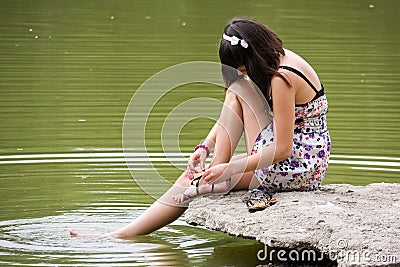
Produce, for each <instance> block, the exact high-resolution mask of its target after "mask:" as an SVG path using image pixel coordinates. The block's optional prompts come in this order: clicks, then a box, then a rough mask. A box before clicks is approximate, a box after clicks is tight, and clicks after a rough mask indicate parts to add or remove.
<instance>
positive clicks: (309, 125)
mask: <svg viewBox="0 0 400 267" xmlns="http://www.w3.org/2000/svg"><path fill="white" fill-rule="evenodd" d="M282 67H284V68H285V69H289V70H290V71H293V72H295V73H296V74H297V75H299V76H301V77H302V78H303V79H307V78H306V77H305V76H304V75H303V74H302V73H300V72H299V71H298V70H296V69H293V68H290V67H286V66H282ZM299 73H300V74H301V75H300V74H299ZM306 81H307V83H308V84H309V85H310V86H311V87H312V88H313V90H314V91H315V92H316V96H315V97H314V99H313V100H312V101H310V102H308V103H307V104H304V105H301V106H297V105H296V107H295V117H296V120H295V125H294V138H293V146H292V153H291V155H290V157H289V158H287V159H285V160H283V161H281V162H278V163H276V164H274V165H271V166H269V167H267V168H262V169H259V170H255V171H254V174H255V176H256V177H257V179H258V181H259V182H260V184H261V185H262V186H263V187H264V188H265V189H268V190H271V191H291V190H306V191H307V190H314V189H317V188H318V187H319V186H320V185H321V182H322V181H323V179H324V177H325V174H326V171H327V167H328V161H329V154H330V147H331V140H330V136H329V131H328V128H327V124H326V114H327V113H328V101H327V99H326V95H325V94H324V89H323V86H322V89H321V90H320V91H318V90H316V89H315V87H314V86H313V85H312V84H311V82H309V81H308V79H307V80H306ZM271 115H272V114H271ZM273 128H274V127H273V123H271V124H269V125H267V126H266V127H265V128H264V129H263V130H262V131H261V133H260V134H259V136H258V137H257V139H256V142H255V144H254V146H253V149H252V153H251V154H254V153H257V152H258V151H259V150H261V149H263V148H264V147H266V146H268V145H270V144H271V143H272V142H273V140H274V132H273Z"/></svg>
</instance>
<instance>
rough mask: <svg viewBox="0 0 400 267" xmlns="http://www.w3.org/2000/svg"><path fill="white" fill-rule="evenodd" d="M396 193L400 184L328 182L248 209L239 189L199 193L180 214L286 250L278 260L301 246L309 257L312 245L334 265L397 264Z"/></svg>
mask: <svg viewBox="0 0 400 267" xmlns="http://www.w3.org/2000/svg"><path fill="white" fill-rule="evenodd" d="M399 193H400V184H388V183H378V184H370V185H367V186H353V185H348V184H331V185H325V186H323V187H321V190H318V191H313V192H283V193H277V194H275V195H274V197H276V198H277V199H278V203H277V204H275V205H273V206H271V207H269V208H267V209H265V210H263V211H258V212H255V213H249V212H248V210H247V207H246V205H245V203H243V202H242V200H241V199H242V197H243V195H245V194H246V192H244V191H241V192H233V193H230V194H228V195H225V196H209V197H203V198H199V199H197V200H195V201H193V202H192V203H190V206H189V209H188V210H187V212H186V214H185V219H186V221H187V222H188V223H189V224H194V225H202V226H205V227H207V228H209V229H213V230H218V231H223V232H226V233H229V234H230V235H234V236H241V237H246V238H254V239H256V240H258V241H259V242H262V243H264V244H265V245H267V246H268V248H280V249H286V250H285V252H283V251H282V252H281V255H280V258H281V260H285V259H289V260H290V259H294V261H296V260H297V259H301V256H304V253H303V255H302V253H301V252H302V251H303V252H304V251H306V252H307V255H306V256H308V257H311V256H313V254H312V253H311V252H310V251H311V250H312V251H314V252H315V255H316V257H318V254H324V255H325V256H326V257H328V258H330V259H332V260H333V261H336V262H337V263H338V264H340V265H341V264H344V265H346V266H399V265H400V221H399V214H400V194H399ZM292 250H293V251H292ZM270 251H272V250H270ZM275 252H277V250H275ZM291 252H292V253H291ZM314 252H313V253H314ZM264 256H265V257H266V258H268V256H270V255H264ZM276 256H277V255H275V257H276ZM278 259H279V258H278ZM266 260H267V259H266Z"/></svg>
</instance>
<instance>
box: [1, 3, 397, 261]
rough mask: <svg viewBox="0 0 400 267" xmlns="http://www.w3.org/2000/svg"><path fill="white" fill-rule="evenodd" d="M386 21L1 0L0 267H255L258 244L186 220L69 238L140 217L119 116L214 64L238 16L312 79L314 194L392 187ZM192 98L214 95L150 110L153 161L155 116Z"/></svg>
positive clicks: (393, 100)
mask: <svg viewBox="0 0 400 267" xmlns="http://www.w3.org/2000/svg"><path fill="white" fill-rule="evenodd" d="M399 7H400V4H399V3H398V1H394V0H391V1H389V0H387V1H371V2H368V1H361V0H359V1H358V0H357V1H342V0H340V1H335V2H329V3H328V2H324V1H316V0H315V1H314V0H313V1H295V2H293V1H290V2H289V1H268V2H265V1H264V2H261V1H251V2H244V1H230V2H229V4H227V3H223V2H218V1H208V0H205V1H201V2H196V1H187V2H182V1H175V0H173V1H168V2H165V1H161V0H158V1H146V2H139V1H103V0H98V1H94V0H93V1H68V2H67V1H61V0H58V1H43V0H39V1H11V0H10V1H7V0H3V1H1V3H0V13H1V17H2V22H1V23H0V114H1V116H0V125H1V131H0V185H1V186H0V205H1V209H2V213H1V214H0V221H1V223H0V225H1V226H0V236H1V238H0V265H22V266H24V265H25V266H46V265H47V266H73V265H76V266H78V265H82V264H85V265H91V266H109V265H118V266H124V265H126V266H152V265H167V266H221V265H233V266H254V265H256V264H257V260H256V253H257V251H258V250H259V249H260V244H258V243H257V242H255V241H253V240H245V239H241V238H236V237H231V236H228V235H225V234H222V233H218V232H213V231H208V230H207V229H202V228H199V227H192V226H188V225H186V224H185V223H184V220H183V219H180V220H178V221H177V222H175V223H173V224H172V225H170V226H168V227H165V228H163V229H161V230H159V231H157V232H155V233H154V234H151V235H149V236H144V237H137V238H132V239H129V240H114V239H107V238H104V239H100V240H98V239H88V240H87V239H85V240H82V239H78V238H70V237H69V235H68V231H67V230H68V229H69V228H75V229H77V230H79V231H82V232H91V231H101V232H105V231H109V230H112V229H115V228H118V227H120V226H123V225H125V224H126V223H128V222H130V221H131V220H133V219H134V218H136V217H137V216H139V214H140V213H141V212H142V211H143V209H145V208H146V207H148V205H149V204H150V203H152V201H153V199H152V198H151V197H149V196H147V195H146V194H145V193H144V192H143V191H142V190H141V189H140V187H139V186H138V185H137V184H136V183H135V182H134V181H133V179H132V178H131V175H130V173H129V171H128V169H127V167H126V163H125V161H124V158H123V154H122V138H121V134H122V124H123V119H124V114H125V110H126V108H127V106H128V104H129V101H130V99H131V97H132V95H133V93H134V92H135V90H136V89H137V88H138V87H139V86H140V85H141V84H142V83H143V82H144V81H145V80H146V79H148V78H149V77H150V76H151V75H153V74H155V73H157V72H158V71H160V70H163V69H164V68H166V67H169V66H171V65H174V64H178V63H183V62H187V61H196V60H202V61H214V62H217V61H218V54H217V42H218V38H219V37H220V35H221V33H222V28H223V26H224V25H225V23H226V22H227V21H228V20H229V19H230V18H232V17H233V16H235V15H242V14H244V15H249V16H251V17H253V18H256V19H259V20H261V21H262V22H264V23H266V24H268V25H269V26H270V27H271V28H272V29H274V30H275V31H276V32H278V33H279V34H280V36H281V37H282V39H283V40H284V42H285V47H286V48H289V49H292V50H294V51H296V52H298V53H299V54H301V55H302V56H303V57H305V58H306V59H307V60H308V61H309V62H310V63H311V64H312V65H313V66H315V68H316V69H317V71H318V73H319V75H320V78H321V80H322V81H323V83H324V85H325V87H326V92H327V94H328V99H329V104H330V113H329V116H328V120H329V121H328V123H329V127H330V131H331V136H332V140H333V146H332V154H333V155H332V160H331V165H330V167H329V172H328V175H327V177H326V183H341V182H346V183H353V184H360V185H363V184H368V183H371V182H399V181H400V179H399V178H398V175H399V171H400V168H399V165H400V153H399V152H398V151H399V149H400V144H399V142H398V137H397V133H398V132H399V130H400V123H399V122H400V116H399V115H400V110H399V105H398V103H399V100H400V93H399V90H398V87H399V84H400V75H399V73H400V65H399V61H400V54H399V53H398V45H399V42H400V37H399V35H398V30H397V25H398V24H399V19H398V12H397V10H398V8H399ZM187 88H190V90H184V89H187ZM188 92H189V93H188ZM198 96H211V97H213V98H216V99H220V100H222V99H223V97H224V95H223V91H222V90H219V89H218V88H217V89H216V88H215V87H213V86H209V85H203V84H202V85H198V84H197V85H188V86H186V87H185V88H177V89H176V90H174V91H172V92H171V93H170V94H168V95H166V96H165V98H163V99H161V100H160V102H159V103H158V104H157V109H156V110H154V114H152V116H151V118H150V120H151V126H150V128H149V135H148V139H149V140H148V143H147V144H148V149H149V150H150V151H151V153H159V152H160V151H162V150H161V147H160V142H159V130H160V128H161V127H162V122H163V121H164V120H165V116H166V114H167V113H168V112H169V111H170V110H171V108H172V107H174V106H176V105H177V104H179V103H181V102H182V101H184V100H187V99H190V98H192V97H198ZM210 127H211V121H209V120H206V119H198V120H195V121H192V122H190V123H188V124H187V125H186V126H185V127H183V129H182V131H181V134H180V138H181V139H180V143H179V144H180V148H181V149H182V151H183V152H184V153H189V152H190V151H191V150H192V147H193V146H194V145H195V144H196V143H197V142H198V141H199V140H200V139H202V138H203V137H204V136H205V134H206V133H207V131H208V130H209V128H210ZM193 128H195V129H196V131H193ZM139 152H140V151H139ZM157 157H158V156H157ZM159 158H160V157H159ZM161 158H162V157H161ZM143 162H144V161H142V160H140V157H138V159H137V165H136V167H137V169H138V170H142V171H143V173H146V168H148V166H146V165H145V164H144V163H143ZM154 164H155V166H156V167H157V170H158V171H159V172H160V173H161V174H162V175H163V176H165V177H166V179H167V180H169V181H173V180H174V179H175V177H176V176H177V175H178V174H179V173H180V170H179V168H181V167H183V166H184V159H182V160H181V162H180V165H178V166H177V167H169V166H168V164H166V162H165V161H162V159H160V160H158V161H155V162H154Z"/></svg>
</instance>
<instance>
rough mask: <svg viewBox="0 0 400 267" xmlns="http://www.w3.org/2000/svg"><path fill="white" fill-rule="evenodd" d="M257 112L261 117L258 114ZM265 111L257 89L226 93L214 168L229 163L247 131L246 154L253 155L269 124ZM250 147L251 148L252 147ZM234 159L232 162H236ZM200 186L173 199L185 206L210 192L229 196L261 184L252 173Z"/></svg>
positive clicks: (241, 89)
mask: <svg viewBox="0 0 400 267" xmlns="http://www.w3.org/2000/svg"><path fill="white" fill-rule="evenodd" d="M255 111H257V112H258V114H255ZM265 112H266V110H265V107H264V106H263V102H262V101H260V100H259V98H258V96H257V93H256V91H255V89H254V87H251V86H249V84H246V83H245V84H244V88H240V89H239V90H237V91H236V92H232V91H229V90H228V91H227V93H226V97H225V102H224V107H223V109H222V112H221V117H220V120H219V123H218V128H217V137H216V143H215V148H214V158H213V160H212V162H211V166H212V165H216V164H219V163H226V162H229V161H230V160H231V158H232V154H233V151H234V150H235V149H236V146H237V144H238V143H239V139H240V137H241V135H242V133H243V128H244V129H245V132H246V138H247V139H246V144H247V152H248V154H250V153H251V149H252V144H253V143H254V141H255V139H256V137H257V136H258V134H259V133H260V132H261V129H263V127H265V125H266V123H267V116H266V114H265ZM250 144H251V146H250ZM234 158H235V157H233V158H232V159H234ZM199 185H200V186H199V187H198V188H196V187H193V186H192V187H190V188H188V189H187V190H186V191H185V192H184V193H181V194H179V195H177V196H176V197H174V199H175V201H176V202H178V203H182V202H184V201H185V200H187V199H188V198H189V199H192V198H195V197H197V196H200V195H203V194H209V193H227V192H229V191H230V190H232V189H237V190H239V189H246V190H247V189H249V188H257V187H258V186H259V182H258V181H257V179H256V178H255V177H254V173H253V172H248V173H244V174H240V175H234V176H232V177H231V178H230V179H229V180H227V181H225V182H221V183H217V184H214V185H209V184H206V183H204V182H202V180H200V184H199Z"/></svg>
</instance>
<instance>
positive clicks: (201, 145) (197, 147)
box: [194, 144, 210, 158]
mask: <svg viewBox="0 0 400 267" xmlns="http://www.w3.org/2000/svg"><path fill="white" fill-rule="evenodd" d="M199 148H204V149H205V150H206V151H207V158H208V156H210V149H209V148H208V146H207V145H204V144H198V145H197V146H196V147H195V148H194V151H196V150H197V149H199Z"/></svg>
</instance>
